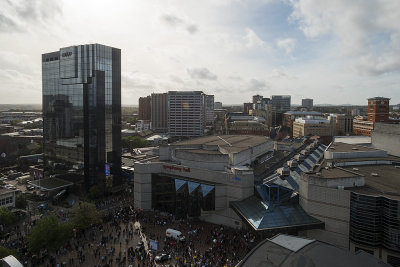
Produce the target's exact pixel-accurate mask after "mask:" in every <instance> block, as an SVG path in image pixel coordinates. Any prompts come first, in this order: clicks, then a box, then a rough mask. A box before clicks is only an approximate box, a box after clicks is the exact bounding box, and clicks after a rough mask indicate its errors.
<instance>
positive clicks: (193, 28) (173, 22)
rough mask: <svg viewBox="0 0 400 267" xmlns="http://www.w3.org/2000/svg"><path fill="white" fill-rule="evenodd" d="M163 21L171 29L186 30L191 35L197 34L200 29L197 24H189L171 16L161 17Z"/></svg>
mask: <svg viewBox="0 0 400 267" xmlns="http://www.w3.org/2000/svg"><path fill="white" fill-rule="evenodd" d="M161 20H162V21H163V22H165V23H166V24H167V25H168V26H170V27H174V28H176V27H178V28H183V29H185V30H186V31H187V32H188V33H190V34H195V33H196V32H197V31H198V30H199V27H198V26H197V25H196V24H193V23H189V22H188V21H186V20H184V19H182V18H180V17H178V16H175V15H171V14H164V15H162V16H161Z"/></svg>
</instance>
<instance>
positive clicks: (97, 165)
mask: <svg viewBox="0 0 400 267" xmlns="http://www.w3.org/2000/svg"><path fill="white" fill-rule="evenodd" d="M42 82H43V144H44V159H45V171H47V173H48V175H57V176H58V177H61V178H64V179H74V180H77V181H79V180H83V181H84V184H85V187H86V189H88V188H90V187H91V186H92V185H106V184H107V185H111V184H116V183H118V182H119V175H118V174H119V172H120V168H121V50H120V49H117V48H113V47H108V46H104V45H100V44H89V45H77V46H70V47H64V48H61V49H60V50H59V51H55V52H51V53H46V54H43V55H42Z"/></svg>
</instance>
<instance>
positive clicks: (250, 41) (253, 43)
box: [243, 28, 265, 48]
mask: <svg viewBox="0 0 400 267" xmlns="http://www.w3.org/2000/svg"><path fill="white" fill-rule="evenodd" d="M243 39H244V40H245V44H246V47H248V48H251V47H263V46H265V42H264V41H263V40H262V39H261V38H260V37H259V36H258V35H257V33H255V32H254V31H253V30H252V29H249V28H247V29H246V35H245V36H244V37H243Z"/></svg>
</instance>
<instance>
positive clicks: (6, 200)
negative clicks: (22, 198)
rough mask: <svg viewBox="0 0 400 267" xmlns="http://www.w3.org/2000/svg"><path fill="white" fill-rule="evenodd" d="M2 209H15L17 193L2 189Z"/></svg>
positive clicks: (0, 199) (0, 194)
mask: <svg viewBox="0 0 400 267" xmlns="http://www.w3.org/2000/svg"><path fill="white" fill-rule="evenodd" d="M0 207H7V208H8V207H15V191H14V190H11V189H7V188H0Z"/></svg>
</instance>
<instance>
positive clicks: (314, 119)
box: [295, 116, 331, 124]
mask: <svg viewBox="0 0 400 267" xmlns="http://www.w3.org/2000/svg"><path fill="white" fill-rule="evenodd" d="M295 122H299V123H304V124H330V123H331V122H330V120H328V119H326V118H324V117H319V116H313V117H310V116H307V117H301V118H297V119H296V120H295Z"/></svg>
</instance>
